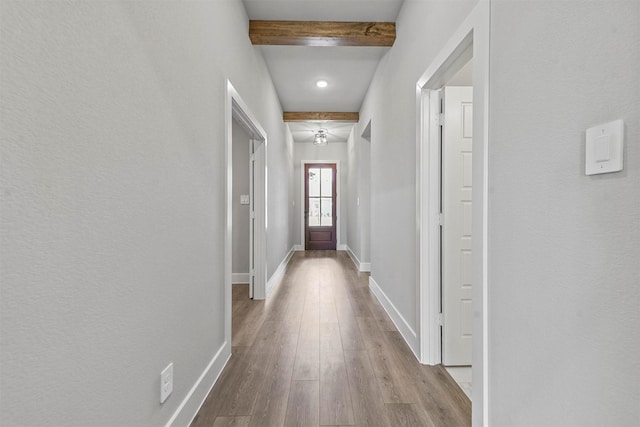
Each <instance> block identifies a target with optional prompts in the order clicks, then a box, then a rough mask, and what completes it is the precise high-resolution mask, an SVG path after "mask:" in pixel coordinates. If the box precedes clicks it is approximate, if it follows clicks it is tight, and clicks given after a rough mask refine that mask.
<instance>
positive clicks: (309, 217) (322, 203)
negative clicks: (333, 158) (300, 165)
mask: <svg viewBox="0 0 640 427" xmlns="http://www.w3.org/2000/svg"><path fill="white" fill-rule="evenodd" d="M336 178H337V176H336V164H335V163H307V164H305V165H304V236H305V238H304V249H305V250H307V251H308V250H336V247H337V240H338V238H337V233H336V230H337V222H338V221H337V219H338V216H337V215H336V211H337V190H336V189H337V183H336V181H337V179H336Z"/></svg>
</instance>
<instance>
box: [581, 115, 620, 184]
mask: <svg viewBox="0 0 640 427" xmlns="http://www.w3.org/2000/svg"><path fill="white" fill-rule="evenodd" d="M623 139H624V122H623V121H622V120H615V121H613V122H609V123H605V124H602V125H598V126H594V127H592V128H589V129H587V142H586V156H585V160H586V164H585V173H586V174H587V175H596V174H599V173H609V172H618V171H621V170H622V165H623V158H622V157H623V156H622V153H623Z"/></svg>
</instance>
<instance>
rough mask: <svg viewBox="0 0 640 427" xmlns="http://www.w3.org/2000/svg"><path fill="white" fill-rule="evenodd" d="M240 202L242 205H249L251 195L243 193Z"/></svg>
mask: <svg viewBox="0 0 640 427" xmlns="http://www.w3.org/2000/svg"><path fill="white" fill-rule="evenodd" d="M240 204H241V205H248V204H249V195H248V194H241V195H240Z"/></svg>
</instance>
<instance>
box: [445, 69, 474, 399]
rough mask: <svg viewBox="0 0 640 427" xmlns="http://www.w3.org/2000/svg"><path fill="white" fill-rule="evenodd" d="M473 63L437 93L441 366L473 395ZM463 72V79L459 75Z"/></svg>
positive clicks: (467, 392)
mask: <svg viewBox="0 0 640 427" xmlns="http://www.w3.org/2000/svg"><path fill="white" fill-rule="evenodd" d="M471 73H472V61H470V62H469V63H468V64H467V65H465V66H464V67H463V68H462V70H461V71H460V72H458V74H457V75H456V77H454V79H453V80H452V81H450V82H448V83H447V84H446V85H445V86H444V87H443V88H442V89H441V90H440V91H438V93H439V95H440V105H441V108H440V110H441V112H440V156H441V159H440V164H441V169H440V174H441V175H440V176H441V179H440V210H441V212H442V221H441V227H440V245H441V248H440V260H441V271H440V310H441V313H442V322H441V325H440V327H441V348H442V364H443V365H444V366H445V367H446V368H447V371H448V372H449V374H451V376H452V377H453V378H454V379H455V380H456V382H457V383H458V385H459V386H460V388H462V390H463V391H464V392H465V393H466V394H467V396H468V397H469V398H470V399H471V388H472V378H471V365H472V338H473V309H472V307H473V286H472V280H471V275H472V267H471V259H472V239H473V235H472V215H471V211H472V206H473V201H472V189H473V174H472V158H473V157H472V156H473V152H472V147H473V118H472V117H473V87H472V86H471V84H472V83H473V82H472V77H471ZM461 74H462V77H460V75H461Z"/></svg>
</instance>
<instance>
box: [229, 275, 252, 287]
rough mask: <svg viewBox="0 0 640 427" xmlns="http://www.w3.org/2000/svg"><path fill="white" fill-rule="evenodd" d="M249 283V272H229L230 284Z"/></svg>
mask: <svg viewBox="0 0 640 427" xmlns="http://www.w3.org/2000/svg"><path fill="white" fill-rule="evenodd" d="M240 283H242V284H245V283H249V273H231V284H232V285H236V284H240Z"/></svg>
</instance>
